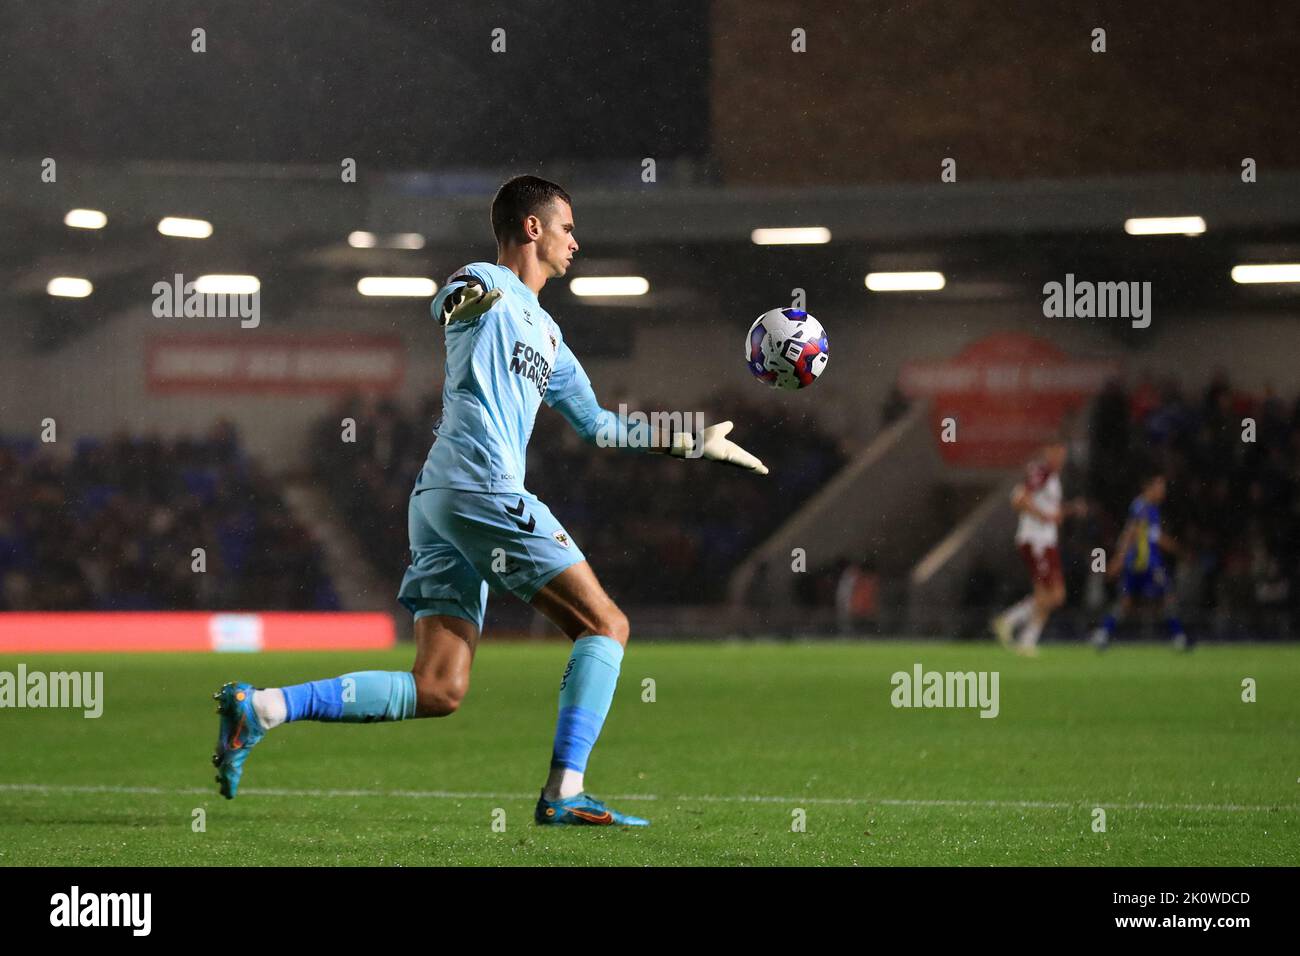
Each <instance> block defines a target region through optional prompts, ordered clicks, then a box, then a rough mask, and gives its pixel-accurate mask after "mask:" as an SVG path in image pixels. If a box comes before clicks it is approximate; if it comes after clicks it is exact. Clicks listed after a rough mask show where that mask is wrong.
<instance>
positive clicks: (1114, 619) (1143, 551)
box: [1092, 473, 1190, 650]
mask: <svg viewBox="0 0 1300 956" xmlns="http://www.w3.org/2000/svg"><path fill="white" fill-rule="evenodd" d="M1165 492H1166V484H1165V476H1164V475H1162V474H1159V473H1156V474H1152V475H1150V476H1149V477H1148V478H1147V479H1146V481H1145V483H1144V484H1143V486H1142V493H1141V494H1140V495H1138V496H1137V497H1136V498H1134V499H1133V503H1132V504H1131V505H1129V510H1128V520H1127V521H1126V522H1125V524H1124V530H1123V531H1122V532H1121V533H1120V537H1119V543H1118V544H1117V545H1116V547H1115V554H1118V555H1123V560H1122V561H1121V562H1118V563H1112V564H1111V566H1110V569H1109V572H1108V574H1109V575H1110V576H1111V577H1114V576H1115V574H1116V572H1119V573H1120V596H1119V599H1118V600H1117V601H1116V602H1115V607H1114V608H1113V609H1112V610H1111V612H1110V613H1109V614H1107V615H1106V617H1105V619H1104V620H1103V621H1102V623H1101V626H1100V627H1099V628H1097V629H1096V630H1095V631H1094V632H1093V634H1092V643H1093V645H1094V646H1095V647H1097V648H1098V649H1099V650H1104V649H1105V648H1106V647H1108V646H1109V645H1110V642H1111V639H1112V638H1113V637H1114V636H1115V629H1116V628H1117V627H1118V626H1119V624H1120V622H1121V621H1123V620H1124V618H1125V617H1127V616H1128V614H1129V613H1130V612H1131V611H1132V610H1133V603H1134V601H1135V600H1140V601H1150V602H1160V604H1161V605H1162V606H1163V610H1164V614H1165V627H1166V629H1167V630H1168V632H1169V636H1170V637H1171V638H1173V642H1174V646H1175V647H1177V648H1178V649H1179V650H1185V649H1187V648H1188V647H1189V646H1190V644H1189V643H1188V639H1187V632H1186V631H1184V630H1183V623H1182V621H1181V620H1179V618H1178V613H1177V610H1176V609H1175V607H1174V595H1173V594H1172V593H1171V591H1170V588H1169V585H1170V581H1169V573H1168V569H1167V568H1166V567H1165V562H1164V553H1165V552H1173V551H1174V549H1175V547H1176V544H1175V542H1174V540H1173V539H1172V538H1170V537H1169V535H1167V534H1166V533H1165V532H1164V531H1163V530H1162V529H1161V527H1160V505H1161V504H1162V503H1163V502H1164V500H1165Z"/></svg>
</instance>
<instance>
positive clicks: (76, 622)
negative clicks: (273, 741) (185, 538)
mask: <svg viewBox="0 0 1300 956" xmlns="http://www.w3.org/2000/svg"><path fill="white" fill-rule="evenodd" d="M396 640H397V637H396V632H395V631H394V628H393V619H392V618H391V617H390V616H389V615H387V614H380V613H374V612H368V613H363V612H290V611H266V612H258V611H223V612H209V611H177V612H169V611H103V612H96V611H68V612H53V611H49V612H47V611H9V612H5V613H0V654H73V653H76V654H93V653H97V652H112V653H120V652H130V651H199V652H207V651H325V650H330V651H364V650H377V649H382V648H387V647H392V646H393V645H394V643H396Z"/></svg>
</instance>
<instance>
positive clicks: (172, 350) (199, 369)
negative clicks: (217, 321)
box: [145, 329, 405, 393]
mask: <svg viewBox="0 0 1300 956" xmlns="http://www.w3.org/2000/svg"><path fill="white" fill-rule="evenodd" d="M404 364H405V351H404V348H403V345H402V340H401V339H399V338H397V337H396V336H382V335H350V334H329V335H311V336H308V335H302V336H287V335H266V334H263V333H262V332H260V331H257V330H251V329H250V330H249V331H247V332H243V333H232V334H223V335H201V334H199V335H173V336H163V337H159V338H156V339H154V340H153V341H151V342H150V343H149V345H148V350H147V353H146V355H145V377H146V380H147V382H148V385H149V389H150V391H155V392H174V391H225V392H281V393H283V392H346V391H351V390H354V389H356V390H364V391H380V392H385V391H391V390H393V389H395V388H397V387H398V386H399V385H400V384H401V382H402V374H403V370H404Z"/></svg>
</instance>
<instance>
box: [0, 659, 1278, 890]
mask: <svg viewBox="0 0 1300 956" xmlns="http://www.w3.org/2000/svg"><path fill="white" fill-rule="evenodd" d="M566 654H567V645H562V644H559V643H555V644H516V645H512V644H494V643H493V642H492V641H491V640H490V639H489V640H488V641H486V642H485V643H484V644H483V645H482V646H481V647H480V650H479V654H478V660H477V662H476V664H475V669H474V677H473V681H472V684H471V688H470V693H469V697H468V698H467V700H466V702H465V704H464V705H463V707H462V709H461V711H460V712H459V713H458V714H456V715H455V716H453V717H451V718H445V719H441V720H412V721H408V722H405V723H401V724H371V725H357V724H331V725H326V724H308V723H303V724H293V725H289V726H286V727H283V728H279V729H277V730H275V731H273V732H272V733H271V734H270V735H269V736H268V737H267V738H266V740H265V741H264V742H263V743H262V744H261V745H259V747H258V748H257V750H256V751H255V752H254V753H253V754H252V755H251V757H250V758H249V762H248V765H247V770H246V771H245V775H244V782H243V788H242V789H241V792H240V796H239V798H238V799H236V800H234V801H226V800H223V799H221V798H220V797H219V796H218V794H217V790H216V784H215V783H213V780H212V778H213V770H212V768H211V765H210V763H209V757H210V754H211V751H212V745H213V741H214V739H215V737H216V728H217V718H216V716H215V715H214V714H213V706H214V705H213V703H212V701H211V700H210V699H209V695H210V694H211V693H212V692H213V691H214V690H216V689H217V687H218V686H220V684H221V683H222V682H223V681H226V680H230V679H244V680H250V681H252V682H254V683H256V684H259V685H272V686H274V685H280V684H287V683H296V682H300V681H304V680H309V679H315V678H319V677H326V676H332V675H336V674H341V673H345V672H348V671H352V670H367V669H402V670H404V669H406V668H408V667H409V665H410V660H411V656H412V655H411V651H410V650H409V649H405V648H404V649H402V650H399V651H394V652H391V653H381V654H365V655H362V654H264V655H254V656H241V655H205V656H199V655H138V656H137V655H132V656H99V657H95V656H78V657H70V656H69V657H64V656H48V657H31V656H28V657H24V658H23V659H22V660H23V662H24V663H26V665H27V668H28V671H29V672H30V671H33V670H45V671H58V670H70V669H74V668H75V669H79V670H86V669H91V670H95V669H101V670H103V671H104V672H105V677H104V696H105V703H104V713H103V716H102V717H100V718H99V719H95V720H89V719H84V718H83V717H82V716H81V714H80V712H79V711H66V710H26V709H24V710H8V709H6V710H3V711H0V721H3V727H4V735H3V744H0V753H3V759H0V864H5V865H17V864H27V865H49V864H58V865H128V866H130V865H181V866H198V865H223V864H240V865H273V864H289V865H311V866H340V865H342V866H347V865H380V866H391V865H402V866H421V865H462V864H471V865H487V866H498V865H511V864H571V865H603V864H621V865H644V864H651V865H654V864H684V865H696V864H718V865H822V864H833V865H950V864H962V865H990V864H992V865H997V864H1022V865H1023V864H1028V865H1059V864H1065V865H1136V864H1142V865H1251V864H1261V865H1294V864H1295V863H1296V862H1297V858H1298V855H1300V851H1298V850H1297V847H1300V785H1298V784H1300V781H1298V778H1300V648H1296V647H1277V646H1258V645H1256V646H1218V647H1215V646H1208V647H1201V648H1198V649H1197V650H1196V651H1195V652H1194V653H1192V654H1187V655H1179V654H1176V653H1175V652H1173V651H1171V650H1170V649H1168V648H1166V647H1154V646H1148V647H1137V646H1120V647H1117V648H1115V649H1114V650H1113V651H1111V652H1109V653H1108V654H1107V655H1105V656H1098V655H1097V654H1096V653H1094V652H1092V651H1091V650H1088V649H1085V648H1080V647H1063V646H1048V647H1046V648H1045V649H1044V651H1043V656H1042V657H1041V658H1040V659H1038V660H1023V659H1020V658H1017V657H1014V656H1012V655H1009V654H1007V653H1005V652H1003V651H1001V650H1000V649H998V648H997V647H996V646H994V645H992V644H987V645H954V644H935V643H912V642H892V641H890V642H875V643H871V644H843V643H818V644H758V645H753V644H698V645H685V644H675V645H663V644H659V645H652V644H639V645H638V644H637V643H636V642H635V640H634V641H633V644H632V645H631V648H630V650H629V652H628V656H627V658H626V659H625V661H624V665H623V676H622V680H621V683H620V686H619V690H618V694H617V697H616V699H615V702H614V706H613V709H612V711H611V713H610V717H609V720H608V722H607V723H606V726H605V732H604V734H603V735H602V738H601V740H600V743H599V744H598V745H597V748H596V751H595V754H594V756H593V760H592V764H591V766H590V767H589V768H588V772H587V782H588V786H589V787H590V789H591V790H592V791H593V792H594V793H596V794H598V795H600V796H602V797H603V798H605V799H607V800H609V801H610V802H611V803H613V804H614V805H615V806H617V807H620V808H624V809H626V810H628V811H631V812H633V813H637V814H640V815H643V816H647V817H649V818H650V819H651V820H652V821H653V826H651V827H650V828H649V829H648V830H642V831H633V830H620V829H604V828H601V829H596V828H583V829H578V828H571V829H542V828H538V827H535V826H534V825H533V823H532V807H533V803H534V802H535V800H536V795H537V790H538V788H539V787H540V785H541V782H542V780H543V779H544V777H545V774H546V769H547V762H548V758H549V755H550V744H551V734H552V731H553V722H554V717H555V706H556V693H557V691H556V688H557V684H558V681H559V676H560V673H561V671H562V669H563V665H564V661H565V658H566ZM918 662H919V663H921V664H922V665H923V666H924V668H925V669H926V670H939V671H950V670H951V671H969V670H974V671H979V670H996V671H998V672H999V673H1000V675H1001V676H1000V685H999V690H1000V713H999V715H998V716H997V717H996V718H993V719H984V718H980V717H979V715H978V713H977V711H976V710H972V709H967V710H956V709H896V708H895V707H893V706H892V705H891V702H890V697H891V692H892V690H893V687H892V686H891V683H890V677H891V675H892V674H893V673H894V672H895V671H907V672H911V670H912V668H913V666H914V665H915V664H916V663H918ZM18 663H19V659H18V658H15V657H0V670H7V671H10V672H13V671H16V669H17V665H18ZM1248 677H1249V678H1253V679H1254V680H1255V681H1256V683H1257V694H1258V700H1257V701H1256V702H1254V703H1246V702H1243V700H1242V681H1243V679H1244V678H1248ZM647 678H650V679H653V681H654V687H653V690H654V697H655V699H654V701H653V702H646V701H643V700H642V697H643V695H644V694H646V691H645V690H643V687H644V686H645V685H644V684H643V681H644V680H645V679H647ZM1098 807H1100V808H1102V809H1104V810H1105V832H1096V831H1095V830H1094V821H1095V820H1096V819H1097V816H1096V814H1095V808H1098ZM197 810H202V811H204V813H203V814H202V815H198V814H196V812H195V811H197ZM799 810H802V811H803V817H804V820H805V829H804V831H803V832H797V831H796V830H795V829H794V828H793V827H794V826H795V825H796V823H797V821H798V819H799V816H800V814H798V813H796V811H799ZM200 817H202V822H203V824H204V826H205V829H203V830H202V831H197V832H196V823H195V821H196V819H199V818H200ZM502 820H504V825H505V826H504V831H503V832H500V830H499V827H500V823H501V821H502ZM494 821H495V822H496V823H497V828H496V829H494V826H493V824H494Z"/></svg>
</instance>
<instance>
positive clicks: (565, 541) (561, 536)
mask: <svg viewBox="0 0 1300 956" xmlns="http://www.w3.org/2000/svg"><path fill="white" fill-rule="evenodd" d="M551 537H552V538H554V539H555V540H556V541H558V542H559V543H560V547H562V548H567V547H568V546H569V536H568V535H567V534H565V533H564V532H563V531H556V532H553V533H552V534H551Z"/></svg>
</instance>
